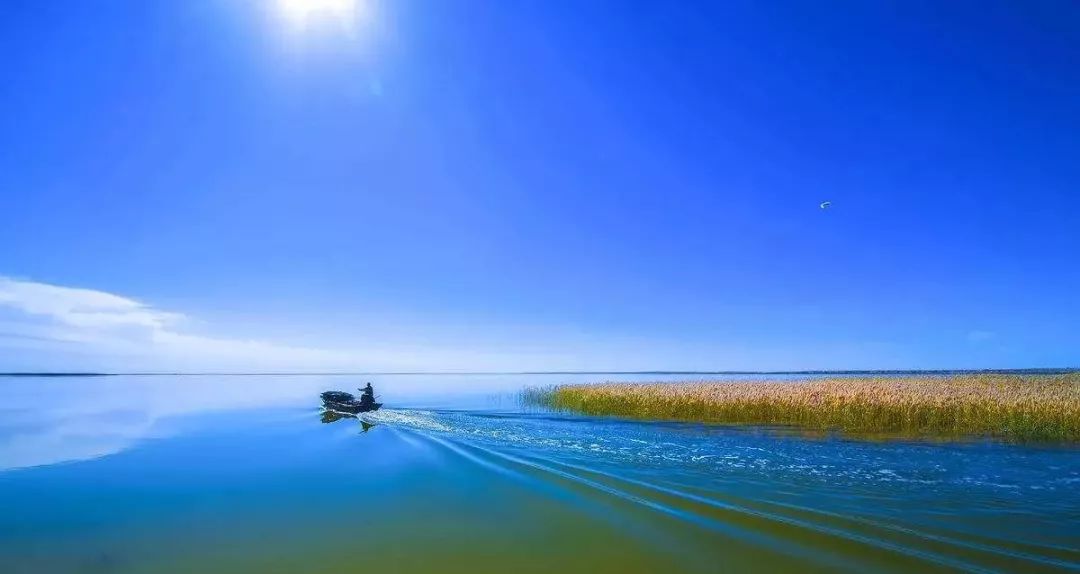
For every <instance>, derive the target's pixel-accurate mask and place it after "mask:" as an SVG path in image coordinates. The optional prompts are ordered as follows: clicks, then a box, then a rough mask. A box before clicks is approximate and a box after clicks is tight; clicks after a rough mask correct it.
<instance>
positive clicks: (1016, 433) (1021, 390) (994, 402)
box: [522, 373, 1080, 442]
mask: <svg viewBox="0 0 1080 574" xmlns="http://www.w3.org/2000/svg"><path fill="white" fill-rule="evenodd" d="M522 400H523V402H525V403H527V404H531V405H539V406H545V407H549V408H553V409H556V410H567V411H576V412H580V413H585V414H590V415H615V416H624V417H632V418H642V419H671V420H684V421H699V422H714V423H731V424H753V425H769V426H774V425H784V426H796V427H800V428H805V429H816V430H839V431H843V432H846V433H852V434H863V435H902V436H931V437H932V436H942V437H960V436H992V437H1000V438H1004V439H1006V440H1015V441H1055V442H1077V441H1080V373H1071V374H1064V375H997V374H971V375H956V376H909V377H835V378H824V379H805V380H779V381H775V380H774V381H688V382H677V383H601V384H573V385H558V386H554V387H545V388H534V389H528V390H526V391H525V392H524V393H523V394H522Z"/></svg>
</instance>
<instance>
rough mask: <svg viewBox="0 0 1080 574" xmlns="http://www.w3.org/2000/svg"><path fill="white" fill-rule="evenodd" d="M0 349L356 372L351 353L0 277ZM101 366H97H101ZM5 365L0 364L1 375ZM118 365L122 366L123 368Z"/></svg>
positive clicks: (167, 364)
mask: <svg viewBox="0 0 1080 574" xmlns="http://www.w3.org/2000/svg"><path fill="white" fill-rule="evenodd" d="M0 308H6V309H7V310H8V311H9V312H8V313H7V315H8V317H7V320H2V319H4V317H0V346H2V347H8V348H11V347H19V348H26V347H28V346H29V347H37V348H42V347H49V348H52V349H53V350H57V349H58V347H64V349H63V350H64V351H66V352H71V351H72V348H71V347H72V346H76V347H81V348H80V349H77V350H78V351H83V352H89V353H92V354H96V355H98V356H99V359H100V358H110V357H111V358H115V359H117V360H115V361H113V362H114V363H116V364H119V363H120V362H121V359H122V360H126V361H128V362H129V363H130V364H133V365H139V366H142V367H143V368H145V367H153V366H155V365H156V366H158V367H159V368H158V369H152V370H169V369H178V368H194V369H205V368H236V367H239V368H254V369H267V368H271V369H272V368H285V369H304V368H319V369H331V370H332V369H334V368H346V367H352V368H357V367H361V366H362V365H361V364H360V361H358V360H357V357H356V356H355V355H354V354H353V353H349V352H343V351H339V350H329V349H313V348H307V347H300V346H291V345H282V344H276V343H271V342H266V341H258V340H246V339H232V338H223V337H212V336H205V335H201V334H196V333H192V332H188V331H186V330H185V329H184V327H185V324H186V323H189V322H188V321H187V318H186V317H185V316H184V315H183V314H181V313H174V312H170V311H166V310H162V309H158V308H156V307H153V306H152V305H149V304H146V303H143V302H140V301H137V300H135V299H131V298H128V297H123V296H120V295H115V294H112V293H106V292H104V291H97V290H93V289H82V288H73V287H61V286H57V285H49V284H47V283H38V282H34V281H24V280H18V279H12V278H7V277H0ZM99 363H100V361H99ZM2 367H3V365H0V370H3V369H2ZM121 367H122V365H121Z"/></svg>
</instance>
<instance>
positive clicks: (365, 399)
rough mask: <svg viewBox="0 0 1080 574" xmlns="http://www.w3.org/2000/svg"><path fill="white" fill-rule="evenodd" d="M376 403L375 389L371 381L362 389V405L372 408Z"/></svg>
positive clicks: (362, 406)
mask: <svg viewBox="0 0 1080 574" xmlns="http://www.w3.org/2000/svg"><path fill="white" fill-rule="evenodd" d="M374 405H375V389H374V388H372V386H371V383H368V384H366V385H364V388H362V389H360V407H361V408H364V409H370V408H371V407H373V406H374Z"/></svg>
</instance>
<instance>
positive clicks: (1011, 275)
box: [0, 0, 1080, 370]
mask: <svg viewBox="0 0 1080 574" xmlns="http://www.w3.org/2000/svg"><path fill="white" fill-rule="evenodd" d="M307 1H308V2H309V3H311V2H312V1H313V0H307ZM291 2H292V3H293V4H296V3H299V4H303V2H304V0H291ZM357 2H359V3H358V4H353V5H351V6H350V5H349V2H348V0H314V4H325V5H326V6H329V7H326V6H324V8H323V9H315V10H309V11H308V12H307V13H306V14H305V13H303V12H304V10H303V6H301V7H300V8H299V9H296V8H294V10H293V12H291V15H289V14H290V12H289V11H288V10H284V9H283V6H284V3H287V2H285V0H282V1H278V0H266V1H262V2H260V1H254V0H247V1H245V0H192V1H190V2H143V1H120V0H118V1H115V2H93V3H91V2H75V1H71V2H63V1H57V2H47V3H45V2H23V1H15V2H10V3H8V4H7V5H6V6H5V9H4V16H3V18H2V19H0V78H2V81H0V106H2V108H3V112H4V113H3V114H2V116H0V149H2V150H3V153H0V194H2V195H0V206H2V209H0V223H2V224H0V277H3V279H0V370H22V369H32V370H39V369H40V370H69V369H104V370H132V369H135V370H177V369H182V370H183V369H189V370H207V369H238V370H311V369H314V370H350V369H359V370H368V369H371V370H441V369H450V370H461V369H464V370H519V369H520V370H562V369H619V370H634V369H804V368H943V367H950V368H951V367H957V368H959V367H971V368H982V367H1034V366H1070V365H1080V331H1078V330H1077V329H1076V328H1075V326H1076V325H1077V324H1080V296H1078V295H1077V293H1080V265H1077V263H1078V262H1080V256H1078V255H1077V254H1080V225H1078V224H1077V221H1078V220H1080V105H1077V102H1080V66H1078V65H1077V62H1080V36H1078V35H1077V32H1076V30H1078V29H1080V7H1078V6H1077V5H1076V4H1075V3H1071V2H1066V1H1048V2H1038V3H1018V2H949V3H941V2H839V3H833V4H829V5H828V6H826V5H823V4H821V3H815V2H776V3H761V2H750V1H746V2H725V3H701V4H694V3H689V2H687V3H662V2H599V1H597V2H568V1H567V2H564V1H544V2H463V1H452V2H419V1H407V0H406V1H395V2H390V1H388V0H357ZM335 5H340V6H339V7H338V8H333V6H335ZM309 7H310V6H309ZM315 7H316V8H318V6H315ZM297 10H299V12H298V11H297ZM825 200H828V201H831V202H832V207H831V208H829V209H825V210H823V209H821V208H820V207H819V204H820V203H821V202H822V201H825Z"/></svg>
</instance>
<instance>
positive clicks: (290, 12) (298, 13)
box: [278, 0, 364, 26]
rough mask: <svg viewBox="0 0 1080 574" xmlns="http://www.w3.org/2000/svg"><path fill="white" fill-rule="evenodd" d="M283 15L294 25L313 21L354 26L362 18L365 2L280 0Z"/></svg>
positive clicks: (345, 0) (358, 0)
mask: <svg viewBox="0 0 1080 574" xmlns="http://www.w3.org/2000/svg"><path fill="white" fill-rule="evenodd" d="M278 8H279V9H280V10H281V13H282V14H283V15H284V16H285V18H286V19H288V20H289V21H290V22H292V23H293V24H296V25H298V26H304V25H306V24H307V23H308V22H309V21H310V20H312V19H327V20H335V21H337V22H339V23H341V24H344V25H347V26H348V25H351V24H353V23H354V22H355V21H356V20H357V18H358V17H360V16H362V15H363V14H362V12H363V8H364V5H363V0H278Z"/></svg>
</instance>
